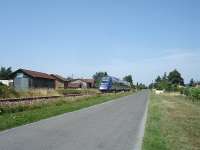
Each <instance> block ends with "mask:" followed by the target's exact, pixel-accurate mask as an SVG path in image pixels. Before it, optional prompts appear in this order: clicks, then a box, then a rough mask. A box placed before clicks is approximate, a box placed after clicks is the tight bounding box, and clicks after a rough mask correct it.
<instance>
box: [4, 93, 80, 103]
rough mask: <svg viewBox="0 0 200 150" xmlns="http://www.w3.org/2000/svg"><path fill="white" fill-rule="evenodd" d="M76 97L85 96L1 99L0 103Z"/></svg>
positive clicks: (67, 95)
mask: <svg viewBox="0 0 200 150" xmlns="http://www.w3.org/2000/svg"><path fill="white" fill-rule="evenodd" d="M76 96H84V95H83V94H66V95H63V96H39V97H24V98H6V99H0V103H8V102H9V103H12V102H13V103H16V102H24V101H34V100H41V99H46V100H48V99H49V100H50V99H56V98H62V97H76Z"/></svg>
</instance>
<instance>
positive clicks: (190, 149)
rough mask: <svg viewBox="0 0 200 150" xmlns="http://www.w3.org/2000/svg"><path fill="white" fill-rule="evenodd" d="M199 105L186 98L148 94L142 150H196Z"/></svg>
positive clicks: (199, 135) (199, 146)
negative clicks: (149, 97) (148, 101)
mask: <svg viewBox="0 0 200 150" xmlns="http://www.w3.org/2000/svg"><path fill="white" fill-rule="evenodd" d="M199 139H200V104H199V103H198V102H195V103H194V102H193V101H191V100H189V99H188V98H187V97H185V96H174V95H169V94H165V95H154V94H152V95H151V100H150V104H149V112H148V118H147V123H146V129H145V135H144V140H143V148H142V149H143V150H199V149H200V140H199Z"/></svg>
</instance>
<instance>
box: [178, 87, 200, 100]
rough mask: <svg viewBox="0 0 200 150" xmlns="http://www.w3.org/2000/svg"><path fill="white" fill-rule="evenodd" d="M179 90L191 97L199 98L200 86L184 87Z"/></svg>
mask: <svg viewBox="0 0 200 150" xmlns="http://www.w3.org/2000/svg"><path fill="white" fill-rule="evenodd" d="M180 92H181V94H184V95H185V96H188V97H190V98H192V99H195V100H200V88H184V89H182V90H181V91H180Z"/></svg>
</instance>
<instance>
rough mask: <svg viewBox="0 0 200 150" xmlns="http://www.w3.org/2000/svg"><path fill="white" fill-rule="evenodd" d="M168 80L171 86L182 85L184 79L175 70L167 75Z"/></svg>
mask: <svg viewBox="0 0 200 150" xmlns="http://www.w3.org/2000/svg"><path fill="white" fill-rule="evenodd" d="M168 80H169V82H170V83H171V84H173V85H176V86H177V85H184V79H183V78H182V76H181V74H180V73H179V72H178V71H177V70H176V69H175V70H173V71H172V72H170V73H169V75H168Z"/></svg>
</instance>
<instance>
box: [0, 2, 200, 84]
mask: <svg viewBox="0 0 200 150" xmlns="http://www.w3.org/2000/svg"><path fill="white" fill-rule="evenodd" d="M199 8H200V1H199V0H163V1H162V0H146V1H144V0H137V1H135V0H32V1H30V0H6V1H1V2H0V54H1V57H0V65H1V66H6V67H9V66H11V67H12V68H13V69H14V70H15V69H17V68H26V69H32V70H36V71H43V72H47V73H57V74H61V75H64V76H69V75H71V74H74V76H75V77H90V76H92V75H93V74H94V73H95V72H97V71H107V72H108V73H109V74H110V75H114V76H117V77H123V76H125V75H126V74H132V75H133V78H134V81H135V82H137V81H138V82H144V83H150V82H151V81H152V80H153V79H155V77H156V76H157V75H158V74H163V73H164V72H165V71H166V72H169V71H171V70H173V69H175V68H177V69H178V70H179V71H180V72H181V73H182V75H183V77H184V78H185V79H186V81H188V80H189V79H190V78H192V77H193V78H194V79H196V80H200V71H199V69H200V9H199Z"/></svg>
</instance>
